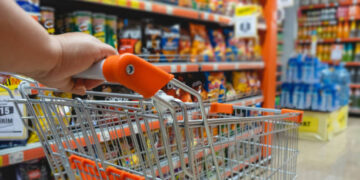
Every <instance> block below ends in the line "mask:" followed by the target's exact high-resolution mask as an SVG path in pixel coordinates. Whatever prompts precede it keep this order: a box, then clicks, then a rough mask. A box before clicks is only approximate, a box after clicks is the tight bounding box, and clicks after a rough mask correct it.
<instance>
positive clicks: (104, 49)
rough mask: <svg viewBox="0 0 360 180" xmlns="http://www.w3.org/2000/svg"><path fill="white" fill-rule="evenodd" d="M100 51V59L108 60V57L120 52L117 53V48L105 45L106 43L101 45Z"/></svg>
mask: <svg viewBox="0 0 360 180" xmlns="http://www.w3.org/2000/svg"><path fill="white" fill-rule="evenodd" d="M99 49H100V58H106V57H108V56H112V55H117V54H118V52H117V51H116V49H115V48H113V47H112V46H110V45H108V44H105V43H100V44H99Z"/></svg>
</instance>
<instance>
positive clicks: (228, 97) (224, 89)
mask: <svg viewBox="0 0 360 180" xmlns="http://www.w3.org/2000/svg"><path fill="white" fill-rule="evenodd" d="M176 78H177V79H178V80H180V81H182V82H185V83H186V84H187V85H188V86H190V87H192V88H193V89H195V90H196V91H198V92H199V93H200V94H201V96H202V100H204V101H208V102H225V101H232V100H238V99H240V98H244V97H249V96H254V95H259V94H261V90H260V88H261V81H260V76H259V73H258V72H257V71H240V72H205V73H186V74H178V75H176ZM95 90H97V91H102V92H118V93H127V94H131V93H132V92H131V91H129V90H128V89H127V88H124V87H121V86H118V85H102V86H100V87H98V88H96V89H95ZM162 90H163V91H164V92H166V93H167V94H168V95H171V96H173V97H175V98H177V99H180V100H181V101H183V102H197V101H198V100H197V99H196V98H195V97H193V96H191V95H190V94H189V93H187V92H185V91H183V90H180V89H178V88H176V87H172V86H166V87H164V88H163V89H162Z"/></svg>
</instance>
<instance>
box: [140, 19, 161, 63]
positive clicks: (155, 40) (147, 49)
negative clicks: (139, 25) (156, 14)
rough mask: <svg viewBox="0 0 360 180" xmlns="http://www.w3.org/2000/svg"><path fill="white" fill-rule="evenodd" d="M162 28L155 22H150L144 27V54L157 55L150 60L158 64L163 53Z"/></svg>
mask: <svg viewBox="0 0 360 180" xmlns="http://www.w3.org/2000/svg"><path fill="white" fill-rule="evenodd" d="M161 36H162V33H161V28H160V27H159V26H156V25H154V23H153V22H150V21H148V22H147V23H146V24H145V27H144V38H143V47H142V52H143V53H144V54H151V55H155V56H154V57H149V59H151V60H154V61H155V62H158V61H159V59H160V53H161Z"/></svg>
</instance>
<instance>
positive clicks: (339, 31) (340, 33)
mask: <svg viewBox="0 0 360 180" xmlns="http://www.w3.org/2000/svg"><path fill="white" fill-rule="evenodd" d="M342 37H343V25H342V23H341V22H339V25H338V27H337V34H336V38H342Z"/></svg>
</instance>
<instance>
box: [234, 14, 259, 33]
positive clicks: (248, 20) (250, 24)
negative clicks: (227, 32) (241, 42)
mask: <svg viewBox="0 0 360 180" xmlns="http://www.w3.org/2000/svg"><path fill="white" fill-rule="evenodd" d="M257 23H258V22H257V17H256V16H255V15H252V16H242V17H236V18H235V37H238V38H249V37H256V36H257Z"/></svg>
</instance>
